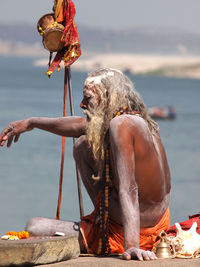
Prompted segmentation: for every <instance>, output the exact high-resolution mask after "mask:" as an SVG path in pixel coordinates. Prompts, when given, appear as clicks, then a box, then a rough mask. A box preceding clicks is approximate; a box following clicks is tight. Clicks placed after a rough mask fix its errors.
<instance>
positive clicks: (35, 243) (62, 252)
mask: <svg viewBox="0 0 200 267" xmlns="http://www.w3.org/2000/svg"><path fill="white" fill-rule="evenodd" d="M79 254H80V248H79V243H78V239H77V237H69V238H67V237H45V238H38V239H32V238H30V239H25V240H17V241H13V240H12V241H11V240H0V266H11V265H15V266H23V265H37V264H49V263H53V262H60V261H64V260H65V261H66V260H69V259H74V258H77V257H78V256H79Z"/></svg>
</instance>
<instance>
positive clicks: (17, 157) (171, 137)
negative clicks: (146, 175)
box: [0, 57, 200, 235]
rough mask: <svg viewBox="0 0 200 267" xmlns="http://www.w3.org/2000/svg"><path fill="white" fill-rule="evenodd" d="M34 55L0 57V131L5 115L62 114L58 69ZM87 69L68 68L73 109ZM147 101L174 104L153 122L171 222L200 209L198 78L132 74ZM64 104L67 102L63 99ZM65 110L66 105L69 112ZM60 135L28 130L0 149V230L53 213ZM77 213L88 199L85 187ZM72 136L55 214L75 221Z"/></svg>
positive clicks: (77, 110) (86, 209) (8, 118)
mask: <svg viewBox="0 0 200 267" xmlns="http://www.w3.org/2000/svg"><path fill="white" fill-rule="evenodd" d="M33 60H34V59H33V58H11V57H0V130H2V129H3V128H4V127H5V126H6V125H7V124H8V123H9V122H10V121H12V120H19V119H24V118H27V117H31V116H48V117H57V116H62V101H63V83H64V82H63V80H64V78H63V76H64V74H63V70H61V71H60V72H59V73H55V74H53V76H52V78H51V79H48V78H47V76H45V71H46V68H38V67H33V64H32V62H33ZM86 77H87V73H79V72H73V69H72V87H73V98H74V109H75V114H76V115H81V114H82V111H81V109H80V108H79V103H80V100H81V99H82V87H83V82H84V80H85V78H86ZM129 78H130V79H131V80H132V81H133V82H134V84H135V87H136V89H137V90H138V92H139V93H140V94H141V95H142V97H143V99H144V102H145V103H146V105H147V107H151V106H154V105H158V106H166V105H174V106H175V107H176V109H177V118H176V119H175V120H172V121H158V123H159V126H160V133H161V137H162V140H163V143H164V146H165V149H166V153H167V157H168V161H169V166H170V169H171V176H172V195H171V202H170V208H171V225H172V224H174V223H175V222H180V221H183V220H186V219H187V218H188V215H190V214H194V213H196V212H199V211H200V199H199V191H200V183H199V179H200V141H199V137H200V105H199V101H200V80H192V79H178V78H166V77H156V76H146V77H145V76H133V75H129ZM68 106H69V104H68ZM68 114H69V111H68ZM60 158H61V137H59V136H56V135H53V134H50V133H46V132H43V131H40V130H34V131H32V132H30V133H25V134H23V135H22V136H21V137H20V140H19V142H18V143H16V144H14V145H13V146H12V147H11V148H9V149H7V148H6V147H3V148H0V216H1V217H0V218H1V219H0V235H2V234H4V233H5V232H6V231H8V230H16V231H20V230H23V228H24V225H25V223H26V221H27V220H28V219H29V218H31V217H34V216H45V217H51V218H55V215H56V208H57V198H58V180H59V171H60ZM82 190H83V200H84V213H85V214H88V213H89V212H90V211H92V204H91V202H90V200H89V198H88V196H87V194H86V192H85V190H84V188H82ZM79 217H80V216H79V205H78V196H77V184H76V173H75V166H74V161H73V157H72V140H70V139H67V143H66V155H65V167H64V182H63V196H62V206H61V219H64V220H75V221H78V220H79Z"/></svg>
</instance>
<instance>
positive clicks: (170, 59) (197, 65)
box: [33, 53, 200, 79]
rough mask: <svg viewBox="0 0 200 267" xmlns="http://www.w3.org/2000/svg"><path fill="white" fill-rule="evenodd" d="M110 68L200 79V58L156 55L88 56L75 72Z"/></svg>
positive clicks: (41, 63) (42, 61) (37, 62)
mask: <svg viewBox="0 0 200 267" xmlns="http://www.w3.org/2000/svg"><path fill="white" fill-rule="evenodd" d="M47 60H48V59H47V58H45V59H43V58H42V59H39V60H35V61H34V62H33V64H34V66H36V67H37V66H40V67H42V66H46V65H47ZM101 67H110V68H115V69H119V70H121V71H122V72H125V73H127V74H128V73H130V74H135V75H158V76H166V77H181V78H191V79H200V56H194V55H182V56H180V55H156V54H131V53H129V54H125V53H109V54H108V53H106V54H86V55H84V56H81V57H80V58H79V59H78V60H77V61H76V62H75V63H74V64H73V65H72V69H73V70H74V71H85V72H90V71H92V70H94V69H96V68H101Z"/></svg>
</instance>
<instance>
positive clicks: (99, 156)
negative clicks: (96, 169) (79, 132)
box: [84, 110, 107, 165]
mask: <svg viewBox="0 0 200 267" xmlns="http://www.w3.org/2000/svg"><path fill="white" fill-rule="evenodd" d="M84 114H85V115H87V126H86V138H87V142H88V145H89V147H90V148H91V149H92V152H93V156H94V159H95V161H96V162H97V165H99V164H100V162H102V161H103V160H104V142H105V134H106V129H107V123H106V121H105V113H104V112H103V111H99V110H98V111H96V110H95V111H92V110H91V111H89V110H84Z"/></svg>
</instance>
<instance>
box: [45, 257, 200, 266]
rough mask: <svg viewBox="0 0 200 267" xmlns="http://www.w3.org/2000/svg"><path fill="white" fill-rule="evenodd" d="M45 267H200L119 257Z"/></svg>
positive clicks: (198, 261) (188, 261) (183, 261)
mask: <svg viewBox="0 0 200 267" xmlns="http://www.w3.org/2000/svg"><path fill="white" fill-rule="evenodd" d="M43 266H44V267H80V266H81V267H200V258H199V259H159V260H154V261H137V260H131V261H125V260H122V259H120V258H117V257H107V258H102V257H79V258H78V259H71V260H69V261H64V262H60V263H55V264H47V265H43Z"/></svg>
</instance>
